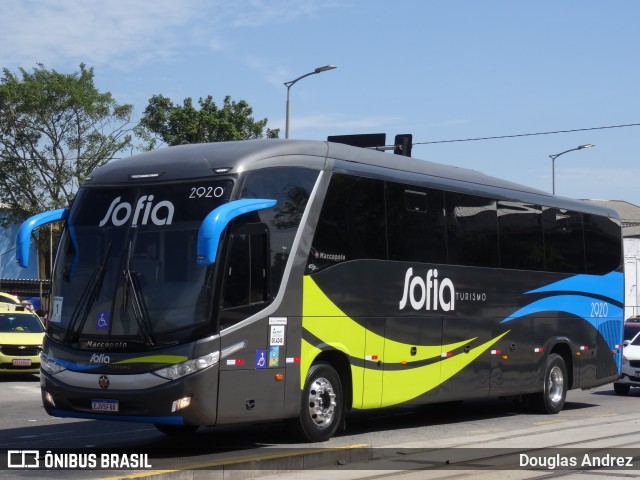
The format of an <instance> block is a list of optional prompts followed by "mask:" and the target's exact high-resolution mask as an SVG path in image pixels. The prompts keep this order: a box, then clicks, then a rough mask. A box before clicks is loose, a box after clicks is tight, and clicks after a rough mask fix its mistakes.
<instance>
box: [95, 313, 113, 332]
mask: <svg viewBox="0 0 640 480" xmlns="http://www.w3.org/2000/svg"><path fill="white" fill-rule="evenodd" d="M109 325H111V312H98V314H97V315H96V330H108V329H109Z"/></svg>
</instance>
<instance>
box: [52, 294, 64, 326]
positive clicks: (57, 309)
mask: <svg viewBox="0 0 640 480" xmlns="http://www.w3.org/2000/svg"><path fill="white" fill-rule="evenodd" d="M49 321H50V322H52V323H60V322H61V321H62V297H53V303H52V304H51V318H50V319H49Z"/></svg>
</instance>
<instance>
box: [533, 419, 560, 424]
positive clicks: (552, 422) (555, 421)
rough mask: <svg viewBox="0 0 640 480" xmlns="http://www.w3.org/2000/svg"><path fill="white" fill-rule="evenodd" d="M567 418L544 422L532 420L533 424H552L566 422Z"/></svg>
mask: <svg viewBox="0 0 640 480" xmlns="http://www.w3.org/2000/svg"><path fill="white" fill-rule="evenodd" d="M567 422H568V420H547V421H546V422H533V424H534V425H553V424H554V423H567Z"/></svg>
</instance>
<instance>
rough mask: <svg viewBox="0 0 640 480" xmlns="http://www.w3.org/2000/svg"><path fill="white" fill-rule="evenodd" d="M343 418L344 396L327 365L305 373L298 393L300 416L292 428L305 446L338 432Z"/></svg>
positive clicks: (334, 375) (332, 370) (314, 366)
mask: <svg viewBox="0 0 640 480" xmlns="http://www.w3.org/2000/svg"><path fill="white" fill-rule="evenodd" d="M343 415H344V395H343V392H342V383H341V382H340V376H339V375H338V373H337V372H336V371H335V369H334V368H333V367H332V366H331V365H329V364H327V363H318V364H316V365H313V366H312V367H311V368H310V369H309V373H308V374H307V380H306V382H305V384H304V390H303V391H302V400H301V402H300V416H299V417H298V419H297V422H296V426H297V429H298V432H299V433H300V435H301V436H302V438H303V439H304V440H306V441H307V442H313V443H315V442H325V441H327V440H329V439H330V438H331V437H333V435H334V434H335V433H336V430H338V427H339V426H340V424H341V423H342V418H343Z"/></svg>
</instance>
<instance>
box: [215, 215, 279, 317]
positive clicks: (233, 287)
mask: <svg viewBox="0 0 640 480" xmlns="http://www.w3.org/2000/svg"><path fill="white" fill-rule="evenodd" d="M267 232H268V230H267V227H266V226H265V225H264V224H244V225H241V226H239V227H236V228H234V230H233V233H232V234H231V235H230V237H229V251H228V255H227V262H226V265H225V270H224V284H223V292H222V305H221V311H220V329H223V328H226V327H229V326H231V325H233V324H234V323H236V322H238V321H240V320H242V319H244V318H246V317H247V316H249V315H250V314H252V313H255V312H257V311H258V310H260V309H262V308H264V306H265V305H264V304H265V302H269V301H270V295H269V275H268V274H269V269H268V268H267V265H268V259H269V248H268V246H269V241H268V235H267Z"/></svg>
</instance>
